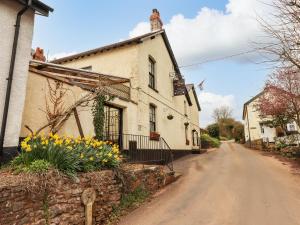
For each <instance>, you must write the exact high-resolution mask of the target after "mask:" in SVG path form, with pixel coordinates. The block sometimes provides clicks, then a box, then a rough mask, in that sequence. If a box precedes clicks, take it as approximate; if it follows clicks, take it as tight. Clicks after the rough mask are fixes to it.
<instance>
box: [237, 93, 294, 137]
mask: <svg viewBox="0 0 300 225" xmlns="http://www.w3.org/2000/svg"><path fill="white" fill-rule="evenodd" d="M262 94H263V92H261V93H259V94H258V95H256V96H254V97H253V98H251V99H250V100H249V101H247V102H246V103H245V104H244V109H243V120H244V125H245V126H244V129H245V141H246V142H248V143H249V142H255V141H257V140H262V141H263V142H265V143H273V142H275V138H276V137H278V136H281V135H282V132H280V129H276V127H272V126H271V125H270V124H269V123H268V120H269V119H270V118H261V117H260V113H259V111H258V109H257V107H256V104H257V101H258V98H259V97H260V96H261V95H262ZM287 131H289V132H295V131H299V129H298V127H297V124H296V123H295V122H294V123H289V124H287Z"/></svg>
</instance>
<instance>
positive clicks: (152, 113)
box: [149, 104, 156, 132]
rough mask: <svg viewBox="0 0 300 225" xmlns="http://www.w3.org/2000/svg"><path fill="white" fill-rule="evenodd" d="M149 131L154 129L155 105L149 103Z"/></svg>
mask: <svg viewBox="0 0 300 225" xmlns="http://www.w3.org/2000/svg"><path fill="white" fill-rule="evenodd" d="M149 121H150V132H155V131H156V107H155V106H154V105H152V104H150V107H149Z"/></svg>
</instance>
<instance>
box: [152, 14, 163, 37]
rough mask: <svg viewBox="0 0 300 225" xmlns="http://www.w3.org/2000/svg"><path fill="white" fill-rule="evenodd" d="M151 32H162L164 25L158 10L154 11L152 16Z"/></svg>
mask: <svg viewBox="0 0 300 225" xmlns="http://www.w3.org/2000/svg"><path fill="white" fill-rule="evenodd" d="M150 24H151V32H153V31H157V30H161V29H162V26H163V23H162V21H161V19H160V14H159V11H158V10H157V9H153V10H152V15H151V16H150Z"/></svg>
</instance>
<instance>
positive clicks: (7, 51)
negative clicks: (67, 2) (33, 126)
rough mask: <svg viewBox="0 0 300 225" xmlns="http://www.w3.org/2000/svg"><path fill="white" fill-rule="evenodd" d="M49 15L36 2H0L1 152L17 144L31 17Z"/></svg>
mask: <svg viewBox="0 0 300 225" xmlns="http://www.w3.org/2000/svg"><path fill="white" fill-rule="evenodd" d="M51 11H53V9H52V8H50V7H49V6H47V5H45V4H43V3H42V2H40V1H37V0H33V1H31V2H29V1H26V0H1V1H0V32H1V40H0V52H1V54H0V65H1V67H0V126H1V137H0V139H1V140H0V142H1V146H0V148H1V152H2V150H3V148H2V147H4V148H9V147H15V146H18V142H19V133H20V129H21V122H22V113H23V108H24V102H25V94H26V83H27V76H28V63H29V60H30V57H31V56H30V54H31V44H32V36H33V27H34V18H35V14H36V13H39V14H40V15H44V16H48V14H49V12H51ZM9 83H11V85H10V84H9ZM8 89H10V90H8ZM6 115H7V116H6ZM3 142H4V145H3V146H2V143H3ZM0 155H1V154H0Z"/></svg>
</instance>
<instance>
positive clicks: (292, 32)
mask: <svg viewBox="0 0 300 225" xmlns="http://www.w3.org/2000/svg"><path fill="white" fill-rule="evenodd" d="M270 7H273V9H274V10H273V13H272V14H271V18H260V19H259V22H260V24H261V26H262V28H263V30H264V32H265V33H266V35H267V37H268V38H267V40H269V41H267V42H265V43H260V44H259V45H260V47H259V49H260V50H262V51H263V53H266V54H267V55H269V56H270V57H268V59H267V61H268V62H272V63H276V66H280V67H284V68H293V69H295V68H297V69H300V1H299V0H274V1H273V3H272V4H270Z"/></svg>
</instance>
